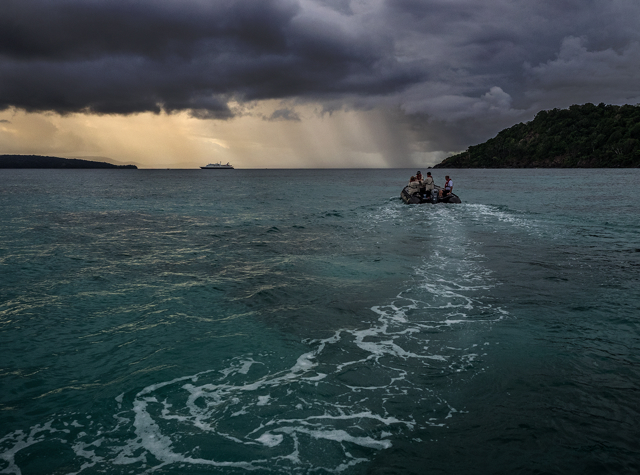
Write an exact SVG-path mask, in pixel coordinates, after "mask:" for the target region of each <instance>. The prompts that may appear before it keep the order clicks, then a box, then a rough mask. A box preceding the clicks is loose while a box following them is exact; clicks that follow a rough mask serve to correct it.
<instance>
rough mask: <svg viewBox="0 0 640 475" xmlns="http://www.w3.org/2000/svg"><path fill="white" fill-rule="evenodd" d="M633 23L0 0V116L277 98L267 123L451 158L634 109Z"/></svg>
mask: <svg viewBox="0 0 640 475" xmlns="http://www.w3.org/2000/svg"><path fill="white" fill-rule="evenodd" d="M638 24H640V3H638V2H637V0H609V1H607V2H599V1H595V0H541V1H536V2H527V1H524V0H520V1H513V0H486V1H484V2H477V1H476V0H387V1H384V0H377V1H367V0H216V1H210V0H190V1H185V0H181V1H177V0H153V1H150V0H109V1H106V0H104V1H99V0H30V1H28V2H25V1H24V0H3V1H2V2H0V110H2V109H7V108H12V107H14V108H18V109H23V110H26V111H30V112H41V111H53V112H57V113H60V114H65V113H72V112H85V113H99V114H131V113H137V112H149V111H151V112H160V111H166V112H175V111H183V110H188V111H190V112H191V113H192V114H193V115H194V116H196V117H202V118H220V119H225V118H229V117H232V116H233V115H234V114H238V113H250V112H249V110H250V109H244V106H245V105H249V104H250V103H251V102H252V101H259V100H264V99H286V100H287V104H288V105H287V106H286V107H283V108H280V109H278V110H276V111H275V112H274V113H273V115H272V116H270V117H269V118H268V119H269V120H294V121H298V120H300V116H299V115H298V114H297V113H296V112H295V110H294V109H292V108H291V104H294V105H295V103H310V102H314V103H320V104H321V105H322V107H323V108H324V109H325V110H327V111H330V110H336V109H340V108H344V107H348V108H363V109H371V108H385V109H387V110H389V111H391V112H390V114H393V115H394V116H395V115H397V114H400V115H401V116H402V117H403V120H400V121H398V123H401V124H402V126H403V127H406V128H407V130H413V131H414V137H415V141H416V143H421V144H423V150H444V151H448V150H459V149H462V148H464V147H466V146H467V145H469V144H470V143H473V142H475V141H480V140H483V139H485V138H487V136H490V135H492V134H494V133H495V132H497V131H498V130H500V129H501V128H503V127H505V126H509V125H511V124H513V123H515V122H518V121H520V120H527V119H530V118H531V117H532V116H533V114H535V112H537V111H538V110H541V109H545V108H553V107H566V106H568V105H570V104H574V103H584V102H594V103H599V102H607V103H616V104H620V103H634V104H635V103H637V102H640V81H639V79H640V30H639V29H638V27H637V25H638ZM232 104H233V106H232ZM243 111H244V112H243Z"/></svg>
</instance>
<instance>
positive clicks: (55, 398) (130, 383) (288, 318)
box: [0, 170, 640, 475]
mask: <svg viewBox="0 0 640 475" xmlns="http://www.w3.org/2000/svg"><path fill="white" fill-rule="evenodd" d="M423 171H424V170H423ZM414 172H415V170H234V171H201V170H66V171H63V170H2V171H0V473H2V474H25V475H26V474H78V473H80V474H141V473H156V474H181V473H184V474H199V473H202V474H207V473H232V474H236V473H237V474H244V473H260V474H262V473H264V474H271V473H278V474H279V473H285V474H286V473H292V474H298V473H300V474H302V473H310V474H311V473H312V474H323V473H343V474H413V473H415V474H461V473H462V474H467V473H468V474H477V473H492V474H497V473H505V474H506V473H509V474H512V473H520V474H546V473H549V474H551V473H553V474H558V473H576V474H577V473H580V474H589V473H593V474H603V473H612V474H620V473H638V472H640V424H639V422H638V421H640V414H639V410H640V279H639V278H640V223H639V219H638V216H640V193H639V191H638V189H639V186H640V170H451V171H449V172H450V174H451V175H452V178H453V180H454V183H455V191H456V192H457V193H458V194H459V196H460V197H461V199H462V200H463V203H462V204H460V205H428V204H425V205H411V206H409V205H405V204H404V203H403V202H402V201H401V200H400V199H399V193H400V190H401V189H402V187H403V186H404V185H405V184H406V182H407V181H408V178H409V176H410V174H412V173H414ZM447 172H448V171H446V170H433V173H434V175H435V178H436V183H438V184H441V183H442V182H443V180H444V175H445V173H447Z"/></svg>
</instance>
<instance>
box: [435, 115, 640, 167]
mask: <svg viewBox="0 0 640 475" xmlns="http://www.w3.org/2000/svg"><path fill="white" fill-rule="evenodd" d="M618 167H620V168H622V167H625V168H629V167H640V106H632V105H624V106H613V105H605V104H599V105H597V106H595V105H593V104H584V105H573V106H571V107H569V109H553V110H548V111H541V112H538V114H537V115H536V116H535V118H534V119H533V120H532V121H530V122H527V123H520V124H516V125H514V126H513V127H510V128H508V129H505V130H503V131H501V132H500V133H499V134H498V135H497V136H495V137H494V138H492V139H489V140H487V141H486V142H485V143H482V144H479V145H474V146H471V147H469V148H468V149H467V151H466V152H463V153H459V154H457V155H453V156H451V157H449V158H446V159H445V160H443V161H442V162H441V163H439V164H438V165H436V166H435V167H434V168H618Z"/></svg>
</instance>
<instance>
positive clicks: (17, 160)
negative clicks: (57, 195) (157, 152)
mask: <svg viewBox="0 0 640 475" xmlns="http://www.w3.org/2000/svg"><path fill="white" fill-rule="evenodd" d="M0 168H63V169H78V168H127V169H134V170H136V169H137V168H138V167H136V166H135V165H113V164H111V163H107V162H93V161H91V160H81V159H78V158H60V157H43V156H40V155H0Z"/></svg>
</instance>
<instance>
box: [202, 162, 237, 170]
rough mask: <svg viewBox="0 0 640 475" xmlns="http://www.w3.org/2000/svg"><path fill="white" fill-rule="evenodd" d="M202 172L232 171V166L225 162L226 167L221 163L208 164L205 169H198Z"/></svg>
mask: <svg viewBox="0 0 640 475" xmlns="http://www.w3.org/2000/svg"><path fill="white" fill-rule="evenodd" d="M200 168H202V169H203V170H233V165H231V164H230V163H229V162H227V164H226V165H223V164H222V163H221V162H218V163H210V164H209V165H207V166H206V167H200Z"/></svg>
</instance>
